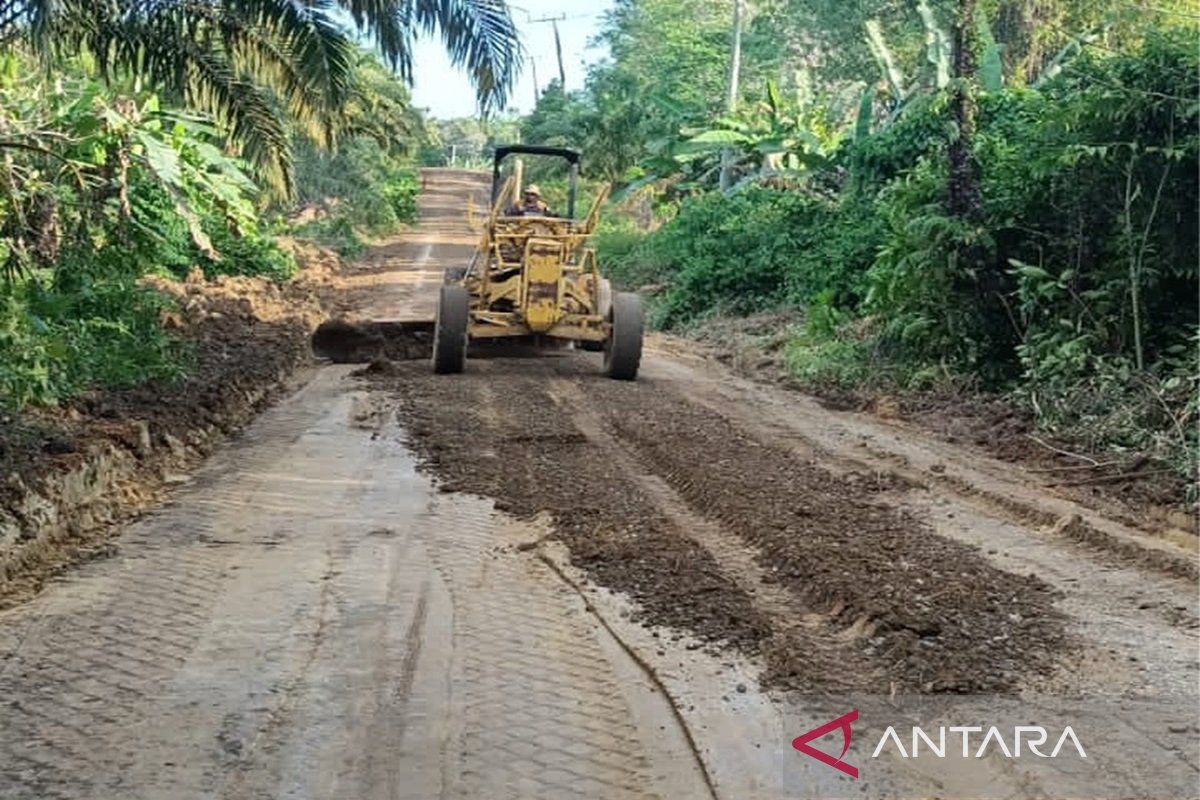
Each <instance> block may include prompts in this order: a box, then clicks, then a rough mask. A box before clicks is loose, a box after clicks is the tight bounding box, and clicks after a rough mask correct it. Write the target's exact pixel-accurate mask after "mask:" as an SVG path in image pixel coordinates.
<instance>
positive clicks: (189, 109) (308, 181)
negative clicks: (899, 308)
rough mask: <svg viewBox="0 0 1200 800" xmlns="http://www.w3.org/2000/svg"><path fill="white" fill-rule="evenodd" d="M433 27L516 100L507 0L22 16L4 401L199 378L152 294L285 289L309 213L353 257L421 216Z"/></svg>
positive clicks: (6, 86) (42, 8) (6, 270)
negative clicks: (292, 239)
mask: <svg viewBox="0 0 1200 800" xmlns="http://www.w3.org/2000/svg"><path fill="white" fill-rule="evenodd" d="M354 29H357V30H358V31H359V32H362V33H366V34H368V35H370V37H371V38H372V40H373V42H374V44H375V45H377V54H378V55H377V56H376V55H367V54H365V53H364V52H363V51H362V50H361V49H360V48H359V47H358V46H357V45H356V44H355V41H354V39H353V32H354ZM419 32H426V33H437V34H438V35H440V37H441V38H442V39H443V41H444V43H445V45H446V48H447V50H448V52H449V55H450V57H451V61H452V62H454V63H455V64H458V65H461V66H465V67H467V68H468V69H469V71H470V73H471V78H472V80H473V82H474V84H475V86H476V88H477V89H478V92H479V99H480V103H481V106H483V107H494V106H498V105H500V104H502V102H503V100H504V98H505V96H506V95H507V92H508V89H509V86H510V84H511V81H512V79H513V78H514V76H515V73H516V68H517V65H518V61H519V56H520V47H519V44H518V42H517V39H516V32H515V29H514V27H513V24H512V21H511V19H510V17H509V13H508V9H507V6H506V5H505V4H504V3H502V2H495V1H493V0H485V1H484V2H476V0H452V2H442V1H441V0H438V2H426V1H425V0H385V1H384V2H373V3H366V4H364V3H360V2H355V1H353V0H346V2H328V3H325V2H321V3H299V4H297V3H274V2H236V3H235V2H222V1H221V0H217V1H216V2H211V3H184V2H176V0H167V2H156V3H128V2H113V3H100V4H97V3H93V2H91V1H90V0H86V1H85V0H55V2H48V1H47V0H18V1H17V2H12V3H8V4H7V5H6V6H5V8H4V10H3V12H0V59H2V62H0V128H3V131H4V136H3V141H0V158H2V161H0V269H2V271H3V275H2V281H0V405H3V406H5V407H10V408H19V407H21V406H24V405H27V404H30V403H41V404H46V403H54V402H56V401H59V400H61V399H63V398H66V397H70V396H72V395H75V394H77V393H79V392H82V391H85V390H87V389H89V388H92V387H96V386H103V385H110V386H111V385H125V384H134V383H138V382H141V381H144V380H147V379H151V378H169V377H171V376H174V375H178V374H180V373H181V372H182V371H184V370H186V369H187V367H188V353H187V348H186V347H185V345H184V344H183V342H182V341H181V340H179V339H178V338H177V337H176V336H175V335H174V334H172V333H169V332H168V331H167V330H166V329H165V327H164V324H163V320H164V318H165V314H164V312H165V311H166V310H167V309H166V308H165V304H166V301H165V300H164V299H163V298H162V297H161V296H160V295H159V294H157V293H155V292H153V291H151V290H150V289H149V288H148V284H147V282H146V281H145V280H144V279H145V278H146V277H147V276H150V275H162V276H173V277H176V278H181V277H184V276H185V275H188V274H190V273H192V272H193V271H195V270H200V271H202V272H203V273H204V274H205V275H206V276H208V277H213V276H217V275H253V276H266V277H268V278H270V279H273V280H278V281H282V280H287V279H288V278H290V277H291V275H292V274H293V272H294V270H295V266H296V265H295V264H294V263H293V260H292V258H291V256H289V255H288V254H287V253H286V252H285V251H284V250H282V249H280V247H278V246H277V245H276V244H275V242H274V240H273V239H272V238H271V236H270V235H269V234H272V233H278V232H281V230H283V229H286V227H287V223H286V222H282V220H285V219H286V217H287V216H288V215H289V214H290V213H291V212H292V211H294V210H295V209H296V205H295V204H297V203H299V204H302V205H312V204H319V205H322V206H324V207H325V208H324V210H323V212H322V213H321V214H318V215H317V216H318V217H319V222H318V223H316V224H317V225H318V226H320V225H324V226H326V228H327V230H326V233H329V232H333V233H334V234H336V236H335V238H337V240H338V241H339V242H342V243H344V242H355V241H357V236H358V234H359V233H360V232H366V233H375V234H378V233H384V232H386V231H389V230H391V229H393V228H395V227H396V226H397V225H398V224H399V223H400V222H403V221H407V220H410V219H412V218H413V217H414V216H415V214H416V194H417V191H418V186H417V181H416V177H415V173H414V172H413V171H412V169H411V164H412V163H413V157H414V156H415V154H416V152H417V149H418V147H419V144H420V142H421V141H422V140H423V139H425V138H426V135H425V134H426V125H425V122H424V120H423V119H422V118H421V117H420V115H419V114H418V113H416V112H415V111H414V110H413V109H412V108H411V104H410V102H409V95H408V92H407V89H406V88H405V85H404V84H405V81H406V80H407V79H409V78H411V75H412V71H413V64H412V61H411V53H412V47H413V36H414V35H415V34H417V33H419ZM385 64H386V66H385ZM197 112H198V113H197ZM260 187H266V189H267V191H266V192H264V191H262V190H260ZM264 216H266V217H268V218H270V219H274V220H280V221H281V222H274V223H272V224H271V230H270V231H268V230H267V229H266V227H265V226H264V225H263V223H262V221H261V220H262V218H263V217H264ZM319 233H320V232H319V231H318V234H319Z"/></svg>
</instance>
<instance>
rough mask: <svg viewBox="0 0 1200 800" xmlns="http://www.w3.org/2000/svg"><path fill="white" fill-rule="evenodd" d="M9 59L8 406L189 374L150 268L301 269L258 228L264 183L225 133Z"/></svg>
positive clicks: (151, 99)
mask: <svg viewBox="0 0 1200 800" xmlns="http://www.w3.org/2000/svg"><path fill="white" fill-rule="evenodd" d="M27 66H28V64H27V62H24V61H22V60H21V59H19V58H16V57H12V56H10V57H8V58H7V59H6V60H5V62H4V67H3V74H2V75H0V108H2V111H0V113H2V115H3V127H4V129H5V130H6V132H7V133H8V137H7V139H6V146H5V148H4V161H3V164H2V166H0V186H2V187H3V189H2V192H0V212H2V218H3V223H2V225H0V258H3V267H4V280H3V283H2V284H0V331H2V333H0V403H3V404H4V405H8V406H20V405H24V404H26V403H30V402H36V403H51V402H54V401H56V400H58V399H60V398H62V397H66V396H70V395H72V394H75V393H77V392H79V391H81V390H83V389H86V388H88V387H90V386H93V385H97V384H107V385H113V384H130V383H136V382H139V381H142V380H145V379H147V378H151V377H163V376H170V375H173V374H177V373H178V372H179V371H180V370H181V369H182V368H183V367H184V365H185V363H186V361H185V356H186V353H185V351H184V348H183V347H182V345H181V344H180V343H179V342H178V341H176V340H175V339H174V338H173V337H171V336H170V335H169V334H168V333H167V332H166V331H164V330H163V327H162V324H161V319H160V318H161V314H162V311H163V310H164V304H165V300H163V299H162V298H161V297H160V296H159V295H157V294H155V293H153V292H151V291H150V290H149V289H147V288H145V287H144V286H143V285H142V283H141V281H140V279H141V278H142V277H143V276H144V275H147V274H154V273H158V274H166V275H174V276H175V277H183V276H184V275H186V274H187V273H188V272H189V271H190V270H192V269H195V268H199V269H202V270H203V271H204V272H205V273H206V274H209V275H216V274H265V275H270V276H272V277H275V278H278V279H285V278H287V277H288V276H289V275H290V274H291V273H292V271H293V270H294V266H295V265H294V264H293V263H292V260H291V258H290V257H289V256H287V255H286V254H285V253H284V252H283V251H281V250H280V249H279V248H278V247H277V246H276V245H275V244H274V243H273V242H271V241H270V240H269V239H267V238H266V237H265V236H264V235H263V234H262V233H261V232H260V231H259V229H258V224H257V221H256V208H255V205H254V196H255V192H256V189H255V188H254V185H253V183H251V182H250V180H249V179H248V178H247V177H246V175H245V173H244V171H243V166H242V164H241V163H240V162H239V161H237V160H235V159H232V158H229V157H227V156H225V155H224V154H223V152H222V151H221V149H220V148H219V147H218V146H217V144H216V142H217V141H219V140H218V139H217V138H216V132H215V131H214V130H213V129H211V128H209V127H207V126H206V125H204V124H202V123H201V122H199V121H197V120H195V119H194V118H191V117H186V116H181V115H178V114H174V113H170V112H168V111H165V110H163V109H161V108H160V106H159V103H158V99H157V98H156V97H155V96H154V95H152V94H148V93H143V94H140V95H123V96H117V95H114V94H111V93H110V92H109V91H108V90H106V89H105V88H103V87H102V86H101V85H99V84H97V83H96V82H95V81H92V80H90V79H88V78H86V77H84V76H82V75H81V74H79V73H76V74H75V75H60V77H59V79H58V81H56V83H55V85H54V86H48V85H46V84H45V83H43V82H42V81H41V80H40V79H39V78H38V77H37V76H36V73H34V77H26V76H28V75H29V74H30V71H29V70H27V69H26V68H25V67H27Z"/></svg>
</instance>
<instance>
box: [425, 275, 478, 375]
mask: <svg viewBox="0 0 1200 800" xmlns="http://www.w3.org/2000/svg"><path fill="white" fill-rule="evenodd" d="M470 306H471V297H470V295H469V294H467V290H466V288H464V287H462V286H455V285H453V284H446V285H443V286H442V288H441V293H440V294H439V295H438V307H437V322H436V323H435V324H434V329H433V371H434V372H435V373H437V374H438V375H454V374H457V373H459V372H462V371H463V367H465V366H466V363H467V323H468V321H469V319H470Z"/></svg>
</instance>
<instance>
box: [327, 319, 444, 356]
mask: <svg viewBox="0 0 1200 800" xmlns="http://www.w3.org/2000/svg"><path fill="white" fill-rule="evenodd" d="M311 344H312V350H313V353H314V354H316V355H317V356H318V357H320V358H327V359H329V360H330V361H332V362H334V363H335V364H363V363H372V362H376V361H380V360H388V361H411V360H418V359H428V358H430V357H432V355H433V323H431V322H378V321H368V322H352V321H350V320H348V319H333V320H329V321H327V322H323V323H321V325H320V326H319V327H318V328H317V329H316V330H315V331H314V332H313V335H312V340H311Z"/></svg>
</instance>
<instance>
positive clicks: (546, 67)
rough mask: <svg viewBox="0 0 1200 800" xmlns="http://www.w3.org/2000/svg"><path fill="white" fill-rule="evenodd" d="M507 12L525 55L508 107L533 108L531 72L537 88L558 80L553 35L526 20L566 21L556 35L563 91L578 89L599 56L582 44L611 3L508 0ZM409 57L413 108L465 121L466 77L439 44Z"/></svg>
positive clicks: (470, 97) (471, 99)
mask: <svg viewBox="0 0 1200 800" xmlns="http://www.w3.org/2000/svg"><path fill="white" fill-rule="evenodd" d="M509 6H510V8H512V14H513V19H514V20H515V21H516V23H517V27H518V28H519V29H520V31H521V37H522V39H523V40H524V42H525V48H526V50H527V61H526V64H525V68H524V69H523V70H522V72H521V77H520V80H519V81H518V83H517V86H516V88H515V89H514V90H513V94H512V98H511V101H510V105H511V106H512V107H514V108H516V109H517V110H519V111H522V112H524V111H529V110H530V109H531V108H532V107H533V102H534V82H533V75H534V69H533V66H536V72H537V81H538V86H539V87H541V88H545V86H546V84H547V83H549V82H550V81H551V80H552V79H555V78H557V77H558V60H557V57H556V56H555V53H554V29H553V27H552V26H551V25H550V23H548V22H540V23H539V22H532V21H531V20H536V19H541V18H544V17H560V16H565V17H566V19H565V20H563V21H561V22H559V23H558V30H559V33H560V34H561V35H562V40H563V65H564V67H565V68H566V73H567V89H568V90H570V89H578V88H580V87H582V86H583V80H584V77H585V75H586V72H587V69H586V67H587V64H591V63H594V62H596V61H598V60H600V59H602V58H604V56H605V53H604V51H603V50H602V49H599V48H589V47H588V42H589V41H590V40H591V39H592V37H594V36H595V35H596V33H597V32H598V31H599V29H600V26H601V24H602V23H603V21H604V12H606V11H608V10H609V9H610V8H612V0H593V1H592V2H589V0H514V1H513V2H511V3H510V4H509ZM413 55H414V57H413V73H414V78H415V82H414V86H413V102H414V104H415V105H417V106H418V107H422V108H428V109H430V113H431V114H432V115H433V116H434V117H438V118H440V119H447V118H452V117H469V116H472V115H473V114H474V113H475V91H474V89H472V88H471V84H470V82H469V81H468V80H467V77H466V75H465V74H463V73H462V72H460V71H458V70H456V69H454V68H453V67H451V66H450V59H449V58H447V57H446V53H445V51H444V50H443V48H442V45H441V43H440V42H439V41H437V40H435V39H429V40H423V41H421V42H419V43H418V45H417V48H416V52H415V53H414V54H413ZM530 60H532V62H533V66H531V64H530V63H529V61H530Z"/></svg>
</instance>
